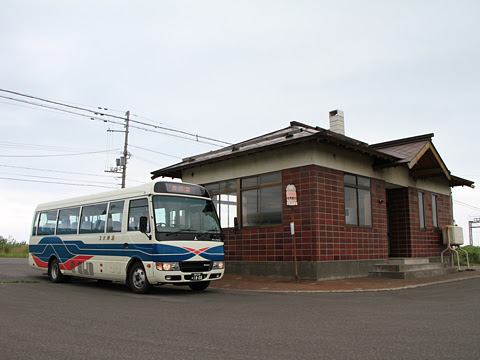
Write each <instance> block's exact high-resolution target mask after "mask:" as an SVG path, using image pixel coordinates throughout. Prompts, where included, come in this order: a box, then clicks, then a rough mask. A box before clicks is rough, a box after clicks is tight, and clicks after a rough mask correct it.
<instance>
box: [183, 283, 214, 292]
mask: <svg viewBox="0 0 480 360" xmlns="http://www.w3.org/2000/svg"><path fill="white" fill-rule="evenodd" d="M208 285H210V281H201V282H195V283H191V284H188V286H189V287H190V289H192V290H193V291H203V290H205V289H206V288H207V287H208Z"/></svg>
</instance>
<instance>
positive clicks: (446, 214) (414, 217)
mask: <svg viewBox="0 0 480 360" xmlns="http://www.w3.org/2000/svg"><path fill="white" fill-rule="evenodd" d="M422 192H423V193H424V194H425V197H424V198H425V225H426V229H420V220H419V208H418V189H415V188H409V189H408V196H409V205H410V239H411V249H412V251H411V256H412V257H435V256H440V254H441V252H442V251H443V250H444V249H445V245H443V240H442V232H441V229H442V228H443V226H445V225H451V224H452V211H451V200H450V196H447V195H440V194H438V195H437V199H438V204H437V206H438V225H439V226H438V228H434V227H433V211H432V193H431V192H429V191H422Z"/></svg>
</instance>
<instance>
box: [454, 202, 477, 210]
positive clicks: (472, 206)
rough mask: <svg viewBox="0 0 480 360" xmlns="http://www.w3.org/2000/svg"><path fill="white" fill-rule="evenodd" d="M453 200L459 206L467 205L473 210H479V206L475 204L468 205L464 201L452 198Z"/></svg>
mask: <svg viewBox="0 0 480 360" xmlns="http://www.w3.org/2000/svg"><path fill="white" fill-rule="evenodd" d="M453 202H454V203H457V204H458V205H461V206H464V207H468V208H470V209H473V210H478V211H480V207H477V206H474V205H470V204H467V203H464V202H461V201H458V200H454V201H453Z"/></svg>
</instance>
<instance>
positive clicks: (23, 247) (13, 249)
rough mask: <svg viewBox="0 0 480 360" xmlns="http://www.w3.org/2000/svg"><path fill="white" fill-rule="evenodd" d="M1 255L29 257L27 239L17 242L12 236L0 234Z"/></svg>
mask: <svg viewBox="0 0 480 360" xmlns="http://www.w3.org/2000/svg"><path fill="white" fill-rule="evenodd" d="M0 257H8V258H27V257H28V244H27V242H26V241H22V242H16V241H15V240H14V239H12V238H11V237H8V238H7V239H5V238H4V237H3V236H0Z"/></svg>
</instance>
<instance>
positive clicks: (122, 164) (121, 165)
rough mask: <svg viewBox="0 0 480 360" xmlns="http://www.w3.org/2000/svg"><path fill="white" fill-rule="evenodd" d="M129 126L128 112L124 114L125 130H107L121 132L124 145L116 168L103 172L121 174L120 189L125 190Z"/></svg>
mask: <svg viewBox="0 0 480 360" xmlns="http://www.w3.org/2000/svg"><path fill="white" fill-rule="evenodd" d="M129 125H130V111H127V112H126V113H125V130H107V131H108V132H123V133H125V144H124V146H123V155H122V156H120V157H119V158H117V159H116V165H117V166H116V167H112V168H110V170H105V172H111V173H122V189H124V188H125V183H126V181H127V159H128V157H129V153H128V131H129Z"/></svg>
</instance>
